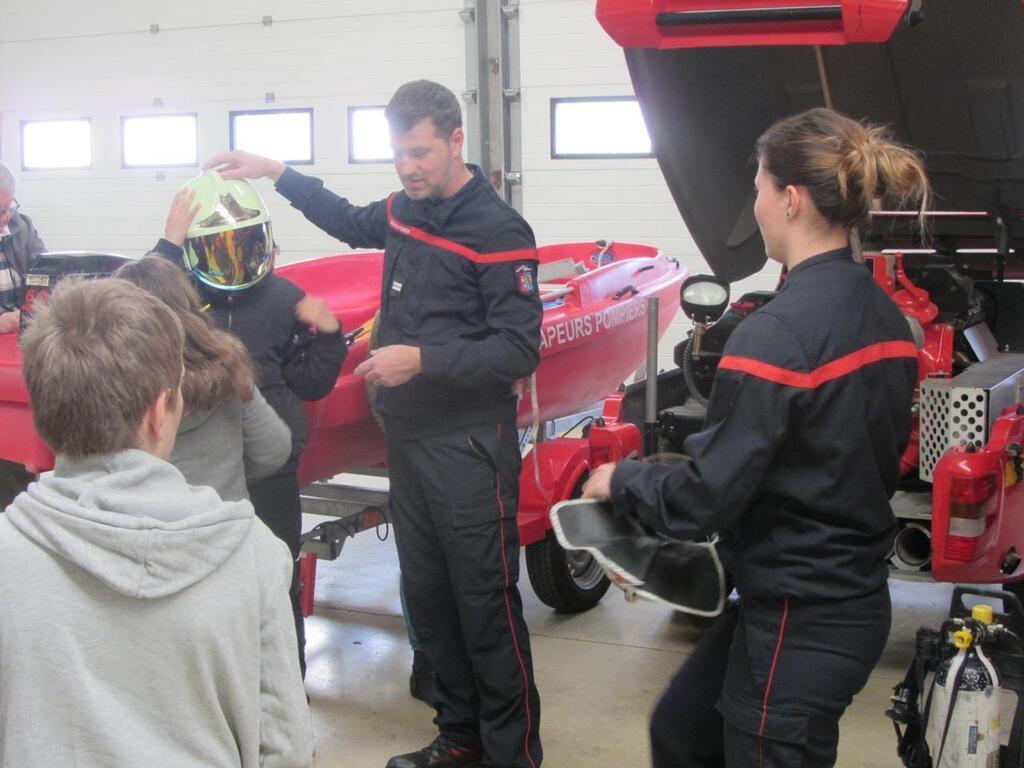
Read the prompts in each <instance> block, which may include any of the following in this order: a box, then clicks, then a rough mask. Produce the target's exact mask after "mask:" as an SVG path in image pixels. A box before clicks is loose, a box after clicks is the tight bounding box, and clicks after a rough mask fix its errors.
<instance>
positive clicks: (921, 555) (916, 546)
mask: <svg viewBox="0 0 1024 768" xmlns="http://www.w3.org/2000/svg"><path fill="white" fill-rule="evenodd" d="M889 562H890V563H892V565H893V567H894V568H896V570H899V571H923V570H924V569H925V568H927V567H928V566H929V565H931V562H932V532H931V530H930V529H929V528H928V526H926V525H922V524H921V523H905V524H903V525H902V526H901V527H900V529H899V530H898V531H896V538H895V539H894V540H893V542H892V553H891V554H890V555H889Z"/></svg>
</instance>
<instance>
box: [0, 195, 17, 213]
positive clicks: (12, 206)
mask: <svg viewBox="0 0 1024 768" xmlns="http://www.w3.org/2000/svg"><path fill="white" fill-rule="evenodd" d="M19 208H21V205H20V204H19V203H18V198H14V199H13V200H11V202H9V203H8V204H7V205H5V206H4V207H3V208H0V216H4V215H5V214H8V213H9V214H10V215H11V216H13V215H14V214H16V213H17V212H18V209H19Z"/></svg>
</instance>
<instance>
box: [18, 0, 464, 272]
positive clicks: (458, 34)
mask: <svg viewBox="0 0 1024 768" xmlns="http://www.w3.org/2000/svg"><path fill="white" fill-rule="evenodd" d="M4 5H5V6H7V5H10V6H11V7H10V8H7V7H5V8H4V9H3V13H2V15H3V24H2V25H0V159H2V162H4V163H5V164H8V165H10V166H11V167H12V168H13V169H14V170H15V173H17V174H18V176H19V184H18V199H19V200H20V202H21V203H22V205H23V206H24V209H25V212H26V213H28V214H29V215H30V216H32V217H33V219H34V220H35V222H36V224H37V226H38V228H39V231H40V233H41V234H42V236H43V238H44V240H45V241H46V244H47V246H48V247H50V248H51V249H54V250H57V249H99V250H107V251H114V252H123V253H141V252H143V251H145V250H146V249H147V248H149V247H150V246H151V245H152V244H153V243H154V242H155V241H156V238H157V237H158V236H159V234H160V233H161V232H162V230H163V221H164V216H165V214H166V210H167V206H168V205H169V203H170V200H171V197H172V196H173V194H174V191H175V190H176V189H177V188H178V187H179V186H180V185H181V184H182V183H183V182H184V181H186V180H187V179H188V178H190V177H191V176H193V175H195V174H196V173H197V172H198V169H197V168H168V169H145V170H143V169H122V168H121V150H120V117H121V116H122V115H147V114H171V113H175V112H197V113H198V115H199V157H200V159H201V160H202V159H205V158H207V157H209V156H210V155H212V154H214V153H216V152H220V151H223V150H226V149H227V148H228V144H229V128H228V113H229V112H230V111H231V110H239V109H264V108H287V107H312V108H313V109H314V117H313V130H314V153H315V163H314V165H311V166H299V168H298V169H299V170H301V171H308V172H310V173H312V174H315V175H318V176H320V177H322V178H323V179H324V180H325V182H326V183H327V185H328V186H329V187H331V188H332V189H334V190H335V191H337V192H339V193H341V194H345V195H347V196H349V197H350V198H351V199H352V200H353V201H354V202H369V201H371V200H377V199H380V198H382V197H384V196H385V195H387V194H388V193H389V192H391V191H392V190H394V188H395V187H396V179H395V177H394V171H393V169H392V167H391V166H390V165H380V166H378V165H363V164H360V165H349V163H348V136H347V130H348V126H347V112H346V109H347V107H349V106H356V105H366V104H383V103H385V102H386V101H387V99H388V98H389V97H390V95H391V94H392V93H393V92H394V90H395V88H397V87H398V86H399V85H401V84H402V83H403V82H405V81H407V80H411V79H414V78H419V77H426V78H430V79H433V80H437V81H439V82H441V83H444V84H445V85H447V86H448V87H449V88H451V89H452V90H454V91H455V92H456V93H460V92H461V91H462V90H464V88H465V72H466V67H465V61H464V54H463V51H464V49H465V44H464V26H463V22H462V20H461V19H460V18H459V16H458V10H459V8H460V7H461V2H459V0H388V2H385V3H382V2H375V1H374V0H332V1H330V2H301V1H298V2H283V1H282V0H277V1H276V2H268V3H265V4H263V5H259V6H254V5H253V4H251V3H249V2H242V1H241V0H219V1H213V0H203V1H200V0H176V2H174V3H167V2H155V1H154V0H106V1H105V2H104V1H100V2H93V3H82V2H79V1H78V0H34V2H32V3H23V4H20V5H15V4H13V3H4ZM264 15H269V16H271V17H272V19H273V23H272V24H271V25H269V26H264V24H263V23H262V18H263V16H264ZM152 24H158V25H159V27H160V32H159V33H158V34H151V33H150V31H149V30H150V25H152ZM268 92H271V93H273V94H274V96H275V101H274V103H267V102H266V100H265V98H266V94H267V93H268ZM155 99H160V100H161V102H162V106H159V107H156V106H154V100H155ZM55 117H90V118H91V119H92V130H93V166H92V168H91V169H89V170H81V171H24V172H22V171H20V166H21V147H20V128H19V123H20V121H21V120H27V119H46V118H55ZM257 185H258V186H259V187H260V189H261V190H262V191H263V192H264V196H265V198H266V200H267V202H268V204H269V205H270V207H271V214H272V216H273V219H274V223H275V235H276V237H277V239H278V241H279V242H280V245H281V248H282V260H283V261H285V262H287V261H294V260H299V259H305V258H311V257H315V256H322V255H324V254H328V253H336V252H341V251H344V250H346V247H345V246H344V245H342V244H340V243H338V242H337V241H335V240H333V239H332V238H330V237H328V236H326V235H324V234H322V233H320V232H319V231H318V230H316V229H315V228H314V227H312V226H311V225H310V224H308V223H307V222H306V221H305V220H304V219H303V218H302V217H301V216H300V215H299V214H298V213H296V212H295V211H293V210H292V209H291V208H290V207H289V206H288V205H287V204H286V203H285V202H284V199H283V198H281V197H280V196H279V195H277V194H276V193H275V192H274V191H273V188H272V185H270V184H269V183H267V182H257Z"/></svg>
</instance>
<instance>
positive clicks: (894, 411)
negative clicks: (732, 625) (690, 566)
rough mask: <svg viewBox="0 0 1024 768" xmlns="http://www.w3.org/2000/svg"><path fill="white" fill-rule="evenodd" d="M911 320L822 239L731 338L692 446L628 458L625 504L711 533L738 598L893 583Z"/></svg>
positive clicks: (653, 521)
mask: <svg viewBox="0 0 1024 768" xmlns="http://www.w3.org/2000/svg"><path fill="white" fill-rule="evenodd" d="M916 378H917V354H916V349H915V347H914V344H913V341H912V337H911V334H910V328H909V326H908V324H907V321H906V319H905V318H904V317H903V315H902V314H901V313H900V312H899V310H897V309H896V306H895V305H894V304H893V302H892V301H891V300H890V299H889V298H888V297H887V296H886V295H885V293H884V292H883V291H882V290H881V289H880V288H879V287H878V285H877V284H876V283H875V282H874V280H873V279H872V277H871V274H870V272H869V271H868V270H867V269H866V268H865V267H864V265H863V264H859V263H857V262H855V261H854V260H853V259H852V257H851V254H850V251H849V249H841V250H837V251H829V252H827V253H822V254H818V255H817V256H814V257H812V258H810V259H808V260H806V261H804V262H802V263H801V264H799V265H797V266H796V267H795V268H794V269H792V270H791V271H790V273H789V277H788V279H787V280H786V282H785V284H784V286H783V288H782V290H781V291H780V292H779V293H778V295H777V296H776V297H775V298H774V299H772V301H771V302H770V303H769V304H767V305H765V306H764V307H763V308H761V309H759V310H758V311H756V312H754V313H752V314H751V315H750V316H749V317H748V318H746V319H745V320H744V321H743V322H742V323H740V325H739V326H738V327H737V329H736V330H735V331H734V332H733V334H732V336H731V337H730V339H729V341H728V343H727V344H726V347H725V350H724V351H723V356H722V360H721V364H720V365H719V367H718V373H717V375H716V378H715V384H714V388H713V390H712V393H711V398H710V401H709V403H708V413H707V417H706V420H705V423H704V427H703V429H702V430H701V431H700V432H699V433H697V434H694V435H691V436H690V437H689V438H688V439H687V440H686V443H685V445H684V447H685V452H686V454H687V455H688V456H689V457H690V459H691V461H689V462H685V463H683V464H681V465H679V466H677V467H665V466H656V465H647V464H641V463H638V462H635V461H625V462H622V463H621V464H619V466H618V467H617V468H616V470H615V473H614V474H613V476H612V499H613V502H614V504H615V506H616V508H619V509H622V510H630V511H634V512H636V513H637V514H639V516H640V518H641V519H642V520H643V521H644V522H646V523H647V524H648V525H650V526H652V527H653V528H655V529H657V530H659V531H661V532H663V533H665V534H667V535H670V536H673V537H675V538H679V539H695V538H699V537H702V536H707V535H710V534H712V533H715V532H717V533H719V534H720V535H721V537H722V541H721V545H720V551H721V552H722V555H723V559H724V560H725V562H726V566H727V568H728V569H729V571H730V572H731V573H732V575H733V576H734V578H735V580H736V586H737V588H738V590H739V592H740V594H741V595H743V596H744V597H755V598H756V597H767V598H780V597H796V598H810V599H816V598H821V599H844V598H850V597H855V596H858V595H864V594H868V593H871V592H873V591H875V590H877V589H879V588H881V586H882V585H883V584H884V583H885V580H886V578H887V570H886V565H885V558H886V556H887V554H888V551H889V549H890V546H891V544H892V538H893V533H894V530H895V518H894V516H893V513H892V509H891V507H890V506H889V499H890V498H891V496H892V494H893V493H894V492H895V490H896V486H897V483H898V481H899V477H900V456H901V454H902V452H903V450H904V448H905V447H906V445H907V442H908V440H909V437H910V429H911V404H912V398H913V393H914V387H915V383H916Z"/></svg>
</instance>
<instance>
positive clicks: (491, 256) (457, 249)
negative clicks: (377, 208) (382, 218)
mask: <svg viewBox="0 0 1024 768" xmlns="http://www.w3.org/2000/svg"><path fill="white" fill-rule="evenodd" d="M396 194H397V193H396ZM394 199H395V195H391V197H389V198H388V205H387V208H388V226H390V227H391V228H392V229H393V230H395V232H398V233H399V234H401V235H405V236H406V237H411V238H412V239H413V240H419V241H420V242H421V243H427V244H428V245H432V246H434V247H435V248H440V249H442V250H445V251H450V252H451V253H456V254H458V255H459V256H463V257H465V258H467V259H469V260H470V261H472V262H475V263H477V264H500V263H501V262H504V261H537V249H536V248H524V249H522V250H518V251H495V252H493V253H477V252H476V251H474V250H473V249H472V248H467V247H466V246H464V245H461V244H460V243H456V242H455V241H454V240H447V239H445V238H443V237H438V236H437V235H432V234H430V233H429V232H424V231H423V230H422V229H419V228H417V227H410V226H409V225H408V224H404V223H402V222H401V221H399V220H398V219H396V218H395V215H394V214H393V213H392V212H391V204H392V202H393V201H394Z"/></svg>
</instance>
